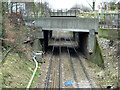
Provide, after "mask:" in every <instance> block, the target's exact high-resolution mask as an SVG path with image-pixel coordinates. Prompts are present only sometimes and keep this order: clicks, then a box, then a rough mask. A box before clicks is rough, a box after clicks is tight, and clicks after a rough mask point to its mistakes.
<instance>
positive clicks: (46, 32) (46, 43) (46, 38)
mask: <svg viewBox="0 0 120 90" xmlns="http://www.w3.org/2000/svg"><path fill="white" fill-rule="evenodd" d="M44 46H45V52H46V51H47V48H48V31H47V30H45V31H44Z"/></svg>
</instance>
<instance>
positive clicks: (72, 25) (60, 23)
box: [35, 17, 98, 32]
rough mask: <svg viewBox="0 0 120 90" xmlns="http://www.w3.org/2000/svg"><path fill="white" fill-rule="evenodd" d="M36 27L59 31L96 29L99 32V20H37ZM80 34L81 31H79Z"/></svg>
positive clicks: (73, 18) (62, 18)
mask: <svg viewBox="0 0 120 90" xmlns="http://www.w3.org/2000/svg"><path fill="white" fill-rule="evenodd" d="M35 26H36V27H42V28H59V29H88V30H92V29H94V30H95V32H97V28H98V19H97V18H78V17H49V18H40V19H37V20H35ZM78 32H79V31H78Z"/></svg>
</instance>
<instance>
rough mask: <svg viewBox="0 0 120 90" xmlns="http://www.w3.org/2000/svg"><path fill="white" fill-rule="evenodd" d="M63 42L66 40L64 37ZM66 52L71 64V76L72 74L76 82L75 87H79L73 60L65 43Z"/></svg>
mask: <svg viewBox="0 0 120 90" xmlns="http://www.w3.org/2000/svg"><path fill="white" fill-rule="evenodd" d="M65 42H66V38H65ZM67 52H68V55H69V58H70V63H71V66H72V71H73V76H74V80H75V82H76V87H77V88H79V85H78V80H77V75H76V73H75V69H74V65H73V62H72V58H71V55H70V51H69V48H68V45H67Z"/></svg>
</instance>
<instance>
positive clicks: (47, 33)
mask: <svg viewBox="0 0 120 90" xmlns="http://www.w3.org/2000/svg"><path fill="white" fill-rule="evenodd" d="M34 22H35V23H34V26H35V27H36V28H38V29H37V31H36V33H37V36H38V39H41V38H39V36H40V34H41V33H43V38H42V41H43V43H44V49H45V51H47V48H48V40H49V38H51V37H52V32H53V31H68V32H73V39H75V40H76V39H78V41H77V42H78V43H79V50H81V52H82V53H83V54H84V55H85V56H86V58H87V59H88V60H90V61H92V62H94V63H96V64H98V65H99V66H102V67H103V66H104V65H103V63H104V61H103V58H102V56H101V52H100V51H99V46H98V44H97V39H96V34H97V33H98V32H97V29H98V19H96V18H78V17H49V18H48V17H46V18H40V19H35V20H34ZM76 36H78V38H76ZM96 50H97V51H96Z"/></svg>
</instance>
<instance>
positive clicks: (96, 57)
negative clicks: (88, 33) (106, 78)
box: [90, 37, 104, 68]
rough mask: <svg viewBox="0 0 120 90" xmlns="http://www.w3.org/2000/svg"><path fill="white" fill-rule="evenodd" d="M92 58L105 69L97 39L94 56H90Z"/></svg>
mask: <svg viewBox="0 0 120 90" xmlns="http://www.w3.org/2000/svg"><path fill="white" fill-rule="evenodd" d="M90 58H92V60H91V61H92V62H93V63H96V64H97V65H98V66H100V67H102V68H104V59H103V56H102V51H101V49H100V47H99V44H98V41H97V38H96V37H95V47H94V52H93V54H92V55H90Z"/></svg>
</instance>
